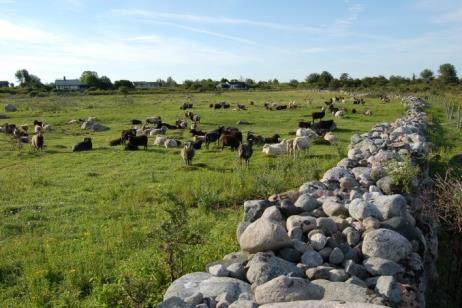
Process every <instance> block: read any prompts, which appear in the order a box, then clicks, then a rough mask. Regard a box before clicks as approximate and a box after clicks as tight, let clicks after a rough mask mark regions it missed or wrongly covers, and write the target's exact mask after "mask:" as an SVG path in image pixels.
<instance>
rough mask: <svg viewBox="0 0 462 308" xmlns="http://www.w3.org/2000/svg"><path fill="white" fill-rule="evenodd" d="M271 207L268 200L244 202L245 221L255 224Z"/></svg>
mask: <svg viewBox="0 0 462 308" xmlns="http://www.w3.org/2000/svg"><path fill="white" fill-rule="evenodd" d="M270 206H271V203H270V202H269V201H268V200H249V201H245V202H244V221H247V222H254V221H255V220H257V219H258V218H260V217H261V215H263V212H264V211H265V210H266V209H267V208H269V207H270Z"/></svg>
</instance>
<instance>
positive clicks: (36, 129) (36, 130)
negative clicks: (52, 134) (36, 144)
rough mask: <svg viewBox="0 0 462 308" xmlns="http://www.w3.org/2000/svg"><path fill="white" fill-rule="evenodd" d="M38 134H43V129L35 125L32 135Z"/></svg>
mask: <svg viewBox="0 0 462 308" xmlns="http://www.w3.org/2000/svg"><path fill="white" fill-rule="evenodd" d="M39 132H43V127H42V126H41V125H35V126H34V133H36V134H37V133H39Z"/></svg>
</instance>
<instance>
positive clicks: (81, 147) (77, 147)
mask: <svg viewBox="0 0 462 308" xmlns="http://www.w3.org/2000/svg"><path fill="white" fill-rule="evenodd" d="M92 149H93V144H92V142H91V138H90V137H86V138H83V141H82V142H79V143H76V144H74V146H73V147H72V152H81V151H91V150H92Z"/></svg>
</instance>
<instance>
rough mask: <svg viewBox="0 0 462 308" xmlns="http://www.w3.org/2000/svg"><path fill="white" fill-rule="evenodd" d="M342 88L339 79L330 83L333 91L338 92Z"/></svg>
mask: <svg viewBox="0 0 462 308" xmlns="http://www.w3.org/2000/svg"><path fill="white" fill-rule="evenodd" d="M341 86H342V83H341V82H340V80H338V79H335V78H334V79H332V80H331V81H330V82H329V89H331V90H337V89H338V88H340V87H341Z"/></svg>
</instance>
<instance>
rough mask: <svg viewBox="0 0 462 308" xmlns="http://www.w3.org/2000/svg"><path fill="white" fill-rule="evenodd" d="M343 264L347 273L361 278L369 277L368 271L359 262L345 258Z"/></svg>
mask: <svg viewBox="0 0 462 308" xmlns="http://www.w3.org/2000/svg"><path fill="white" fill-rule="evenodd" d="M344 266H345V272H347V274H350V275H352V276H356V277H358V278H360V279H363V280H364V279H367V278H369V272H368V271H367V270H366V268H365V267H364V266H363V265H361V264H356V262H354V261H353V260H346V261H345V264H344Z"/></svg>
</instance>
